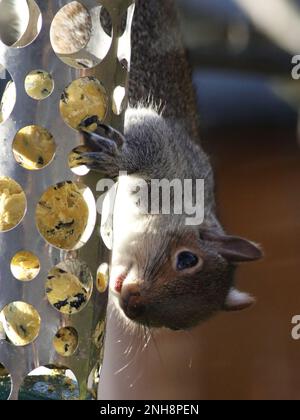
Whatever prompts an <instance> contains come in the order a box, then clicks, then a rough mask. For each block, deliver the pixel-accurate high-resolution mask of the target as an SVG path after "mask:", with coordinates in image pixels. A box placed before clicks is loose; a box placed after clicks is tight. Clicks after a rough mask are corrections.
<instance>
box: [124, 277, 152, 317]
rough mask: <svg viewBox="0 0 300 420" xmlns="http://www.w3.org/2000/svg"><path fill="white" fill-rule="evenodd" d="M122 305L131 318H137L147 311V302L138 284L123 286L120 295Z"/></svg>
mask: <svg viewBox="0 0 300 420" xmlns="http://www.w3.org/2000/svg"><path fill="white" fill-rule="evenodd" d="M120 306H121V308H122V309H123V311H124V312H125V315H126V316H127V317H128V318H130V319H133V320H134V319H137V318H140V317H141V316H143V314H144V313H145V309H146V308H145V303H144V301H143V298H142V297H141V293H140V287H139V286H138V285H137V284H128V285H126V286H123V288H122V291H121V296H120Z"/></svg>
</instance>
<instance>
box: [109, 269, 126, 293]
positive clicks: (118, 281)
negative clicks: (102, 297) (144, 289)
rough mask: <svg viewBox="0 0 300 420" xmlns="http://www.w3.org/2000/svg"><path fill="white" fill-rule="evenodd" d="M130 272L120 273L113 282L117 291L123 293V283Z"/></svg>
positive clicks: (114, 289)
mask: <svg viewBox="0 0 300 420" xmlns="http://www.w3.org/2000/svg"><path fill="white" fill-rule="evenodd" d="M127 275H128V273H123V274H120V275H119V276H118V277H117V278H116V279H115V280H114V282H113V285H112V286H113V291H114V292H115V293H118V294H121V292H122V287H123V283H124V281H125V280H126V277H127Z"/></svg>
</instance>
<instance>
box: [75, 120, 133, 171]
mask: <svg viewBox="0 0 300 420" xmlns="http://www.w3.org/2000/svg"><path fill="white" fill-rule="evenodd" d="M81 133H82V135H83V138H84V142H85V145H84V150H82V152H81V153H79V155H78V156H77V157H76V160H75V162H74V166H81V165H85V166H87V167H88V168H89V169H93V170H96V171H98V172H101V173H103V174H105V175H110V176H117V173H118V172H119V165H118V160H119V157H120V151H121V149H122V147H123V144H124V142H125V139H124V137H123V135H122V134H121V133H120V132H119V131H117V130H115V129H114V128H112V127H110V126H108V125H105V124H98V126H97V129H96V131H94V132H88V131H82V132H81Z"/></svg>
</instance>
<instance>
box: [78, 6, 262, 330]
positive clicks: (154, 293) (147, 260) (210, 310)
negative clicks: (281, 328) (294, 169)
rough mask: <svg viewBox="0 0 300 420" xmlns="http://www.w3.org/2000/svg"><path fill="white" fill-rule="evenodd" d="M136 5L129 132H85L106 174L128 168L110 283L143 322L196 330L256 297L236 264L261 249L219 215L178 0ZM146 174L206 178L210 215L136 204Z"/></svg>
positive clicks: (93, 158)
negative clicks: (148, 211) (200, 217)
mask: <svg viewBox="0 0 300 420" xmlns="http://www.w3.org/2000/svg"><path fill="white" fill-rule="evenodd" d="M136 6H137V7H136V13H135V18H134V23H133V31H132V48H133V50H132V63H131V75H130V85H129V101H130V108H129V109H128V111H127V114H126V121H125V135H124V137H123V136H122V135H121V134H120V133H117V132H116V131H115V130H112V129H110V128H107V127H103V126H102V127H101V126H99V128H98V130H97V131H96V132H95V133H84V134H83V135H84V138H85V140H86V144H87V145H88V146H89V147H90V152H89V153H85V154H82V156H81V157H80V159H81V163H83V162H84V163H85V164H87V165H88V166H89V167H90V168H92V169H94V170H97V171H99V172H100V173H101V174H102V175H104V176H106V177H112V178H115V177H117V176H118V174H119V171H126V172H127V173H128V176H122V177H121V178H120V179H119V184H120V188H119V191H120V193H119V194H118V195H117V200H116V205H115V218H114V220H115V222H114V238H115V240H114V245H113V261H112V272H111V279H110V282H111V289H112V290H113V292H114V294H115V296H116V302H117V303H119V305H120V307H121V309H122V311H123V312H124V313H125V315H126V317H127V318H129V319H130V320H133V321H134V322H137V323H140V324H144V325H146V326H150V327H167V328H170V329H174V330H179V329H187V328H191V327H193V326H196V325H197V324H198V323H199V322H201V321H205V320H207V319H208V318H210V317H211V316H212V315H214V314H215V313H216V312H218V311H221V310H226V311H236V310H241V309H245V308H247V307H249V306H251V305H252V304H253V303H254V299H253V298H252V297H251V296H249V295H248V294H247V293H242V292H239V291H238V290H237V289H236V288H235V282H234V272H235V269H236V267H237V264H238V263H242V262H246V261H254V260H258V259H260V258H261V257H262V251H261V249H260V247H259V246H258V245H256V244H255V243H253V242H250V241H248V240H246V239H243V238H239V237H235V236H229V235H226V234H225V233H224V230H223V228H222V226H221V224H220V223H219V221H218V219H217V217H216V209H215V199H214V180H213V173H212V168H211V166H210V163H209V159H208V157H207V156H206V154H205V153H204V151H203V150H202V148H201V147H200V146H199V145H198V144H197V142H198V141H199V138H200V135H199V126H198V119H197V109H196V103H195V98H194V93H193V87H192V81H191V75H190V71H189V67H188V62H187V58H186V53H185V50H184V47H183V44H182V40H181V37H180V29H179V23H178V17H177V11H176V7H175V4H174V1H173V0H137V4H136ZM160 104H163V107H162V111H161V112H159V111H158V107H159V105H160ZM139 178H140V179H143V180H146V181H147V182H148V184H149V182H150V180H151V179H168V180H170V181H172V180H174V179H180V180H184V179H193V180H196V179H204V180H205V218H204V223H202V224H201V225H199V226H186V224H185V222H184V219H185V215H184V214H183V215H177V214H174V213H173V214H171V215H163V214H160V215H145V214H143V213H142V212H140V213H138V212H137V213H136V206H135V204H134V194H133V189H134V186H135V185H136V181H137V179H139ZM118 196H119V198H118Z"/></svg>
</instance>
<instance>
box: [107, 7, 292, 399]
mask: <svg viewBox="0 0 300 420" xmlns="http://www.w3.org/2000/svg"><path fill="white" fill-rule="evenodd" d="M178 5H179V8H180V18H181V22H182V28H183V35H184V40H185V44H186V47H187V49H188V55H189V59H190V62H191V65H192V68H193V75H194V82H195V88H196V92H197V97H198V104H199V115H200V120H201V128H202V143H203V146H204V148H205V150H206V151H207V152H208V153H209V155H210V156H211V159H212V163H213V166H214V168H215V173H216V182H217V199H218V206H219V213H220V218H221V220H222V222H223V223H224V225H225V227H226V229H227V231H228V232H230V233H232V234H237V235H243V236H246V237H248V238H251V239H253V240H255V241H256V242H258V243H261V244H262V245H263V247H264V250H265V253H266V257H265V259H264V260H263V261H262V262H259V263H254V264H246V265H244V266H242V267H240V268H239V270H238V274H237V282H238V285H239V287H240V288H241V289H242V290H246V291H249V292H250V293H252V294H253V295H254V296H256V297H257V301H258V302H257V305H256V306H255V307H254V308H253V309H251V310H249V311H246V312H241V313H237V314H221V315H219V316H217V317H216V318H215V319H213V320H211V321H210V322H208V323H207V324H205V325H203V326H200V327H198V328H196V329H194V330H192V331H190V332H180V333H174V332H167V331H163V332H160V333H154V334H153V337H152V339H151V340H150V341H149V344H148V345H147V346H146V348H143V344H144V342H143V339H142V336H140V337H137V336H133V337H130V336H129V334H128V333H127V334H125V335H124V334H123V335H122V327H120V329H119V330H118V329H112V328H111V326H109V328H108V331H109V334H110V336H109V340H110V342H111V345H110V346H107V348H106V349H107V351H106V364H105V366H104V369H103V377H102V381H103V382H102V387H101V398H103V399H241V400H242V399H299V398H300V374H299V373H300V342H299V341H294V340H293V339H292V338H291V330H292V327H293V326H292V324H291V320H292V318H293V316H294V315H298V314H300V282H299V273H300V258H299V251H300V193H299V191H300V187H299V186H300V150H299V130H298V127H299V124H298V115H299V111H298V110H299V106H300V80H298V81H297V80H293V78H292V69H293V67H295V64H293V63H292V58H293V56H295V55H297V54H300V1H292V0H267V1H261V0H178ZM111 323H113V320H112V321H111ZM108 347H109V348H108ZM112 349H113V350H114V351H112Z"/></svg>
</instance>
